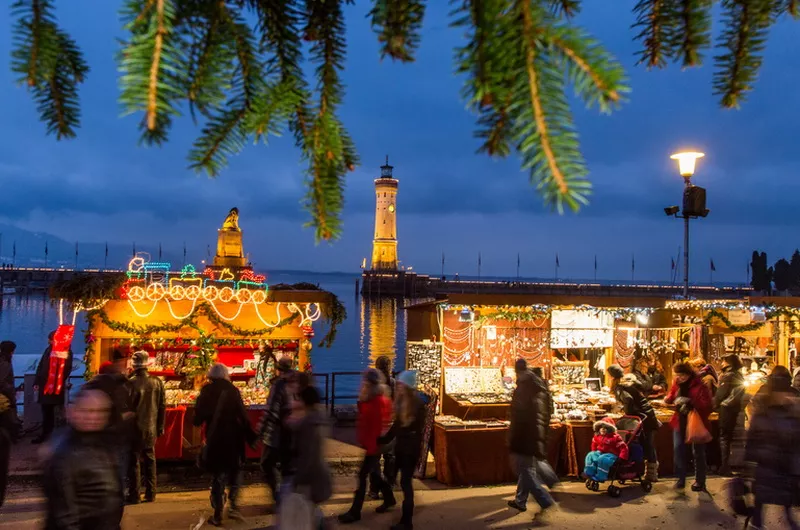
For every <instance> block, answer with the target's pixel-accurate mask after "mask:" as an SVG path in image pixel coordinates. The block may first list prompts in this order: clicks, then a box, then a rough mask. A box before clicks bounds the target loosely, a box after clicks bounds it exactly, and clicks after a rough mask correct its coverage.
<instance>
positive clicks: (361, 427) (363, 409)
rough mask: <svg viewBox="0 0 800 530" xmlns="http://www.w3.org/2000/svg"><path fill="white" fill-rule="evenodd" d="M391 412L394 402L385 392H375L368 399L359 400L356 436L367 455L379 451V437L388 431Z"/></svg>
mask: <svg viewBox="0 0 800 530" xmlns="http://www.w3.org/2000/svg"><path fill="white" fill-rule="evenodd" d="M391 414H392V403H391V401H389V398H387V397H386V396H385V395H383V393H379V394H375V395H373V396H372V397H371V398H370V399H369V400H367V401H359V402H358V419H357V420H356V438H357V439H358V444H359V445H360V446H361V447H363V448H364V450H365V451H366V452H367V455H376V454H378V453H379V446H378V437H379V436H381V434H383V433H384V432H385V431H386V429H385V427H386V425H387V424H388V421H390V420H391ZM387 418H388V419H387Z"/></svg>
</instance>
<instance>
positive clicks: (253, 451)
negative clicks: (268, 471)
mask: <svg viewBox="0 0 800 530" xmlns="http://www.w3.org/2000/svg"><path fill="white" fill-rule="evenodd" d="M263 415H264V411H263V410H260V409H247V417H248V418H249V419H250V425H252V426H253V429H254V430H255V431H256V432H258V424H259V423H261V416H263ZM245 455H246V456H247V458H259V457H261V440H259V441H258V443H257V444H256V446H255V448H251V447H250V446H249V445H248V446H247V451H246V452H245Z"/></svg>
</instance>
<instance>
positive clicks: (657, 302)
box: [407, 293, 667, 311]
mask: <svg viewBox="0 0 800 530" xmlns="http://www.w3.org/2000/svg"><path fill="white" fill-rule="evenodd" d="M666 302H667V299H666V298H663V297H653V296H647V297H645V296H638V297H630V296H626V297H623V296H582V295H570V296H567V295H553V294H480V293H471V294H450V295H448V296H447V297H446V298H442V299H439V300H435V301H427V302H423V303H420V304H415V305H411V306H408V307H407V309H413V310H423V311H424V310H425V309H426V308H432V307H434V306H435V305H436V304H440V303H446V304H452V305H468V306H472V305H486V306H492V305H496V306H505V305H509V306H528V305H535V304H547V305H556V306H571V305H574V306H580V305H589V306H593V307H648V308H653V309H660V308H663V307H664V306H665V304H666Z"/></svg>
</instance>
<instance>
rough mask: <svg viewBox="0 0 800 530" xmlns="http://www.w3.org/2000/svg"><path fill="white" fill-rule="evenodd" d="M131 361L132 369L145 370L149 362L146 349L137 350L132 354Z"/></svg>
mask: <svg viewBox="0 0 800 530" xmlns="http://www.w3.org/2000/svg"><path fill="white" fill-rule="evenodd" d="M131 363H132V364H133V369H134V370H142V369H144V370H147V367H148V364H149V363H150V355H149V354H148V353H147V352H146V351H137V352H136V353H134V354H133V357H132V359H131Z"/></svg>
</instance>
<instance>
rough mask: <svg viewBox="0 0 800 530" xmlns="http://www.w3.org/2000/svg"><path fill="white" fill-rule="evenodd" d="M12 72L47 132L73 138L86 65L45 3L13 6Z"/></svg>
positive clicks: (26, 0)
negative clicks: (29, 98)
mask: <svg viewBox="0 0 800 530" xmlns="http://www.w3.org/2000/svg"><path fill="white" fill-rule="evenodd" d="M11 10H12V16H14V17H16V18H17V22H16V24H15V27H14V37H13V39H14V49H13V51H12V53H11V58H12V66H11V68H12V71H13V72H15V73H17V74H19V76H20V77H19V81H20V83H23V84H25V85H27V86H28V88H29V89H30V90H31V93H32V95H33V99H34V102H36V106H37V111H38V112H39V117H40V119H41V120H42V121H44V122H45V124H46V126H47V133H48V134H54V135H55V136H56V139H57V140H62V139H64V138H74V137H75V129H76V128H77V127H79V126H80V117H81V114H80V103H79V97H78V85H80V84H81V83H82V82H83V80H84V78H85V77H86V75H87V74H88V73H89V66H88V65H87V64H86V61H85V60H84V58H83V53H82V52H81V50H80V49H79V48H78V45H77V44H76V43H75V41H74V40H73V39H72V38H71V37H70V36H69V35H68V34H67V33H66V32H64V31H63V30H61V29H60V28H59V27H58V24H57V23H56V20H55V16H54V15H53V12H52V10H53V8H52V3H51V2H50V1H48V0H19V1H17V2H15V3H14V4H13V5H12V7H11Z"/></svg>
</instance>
